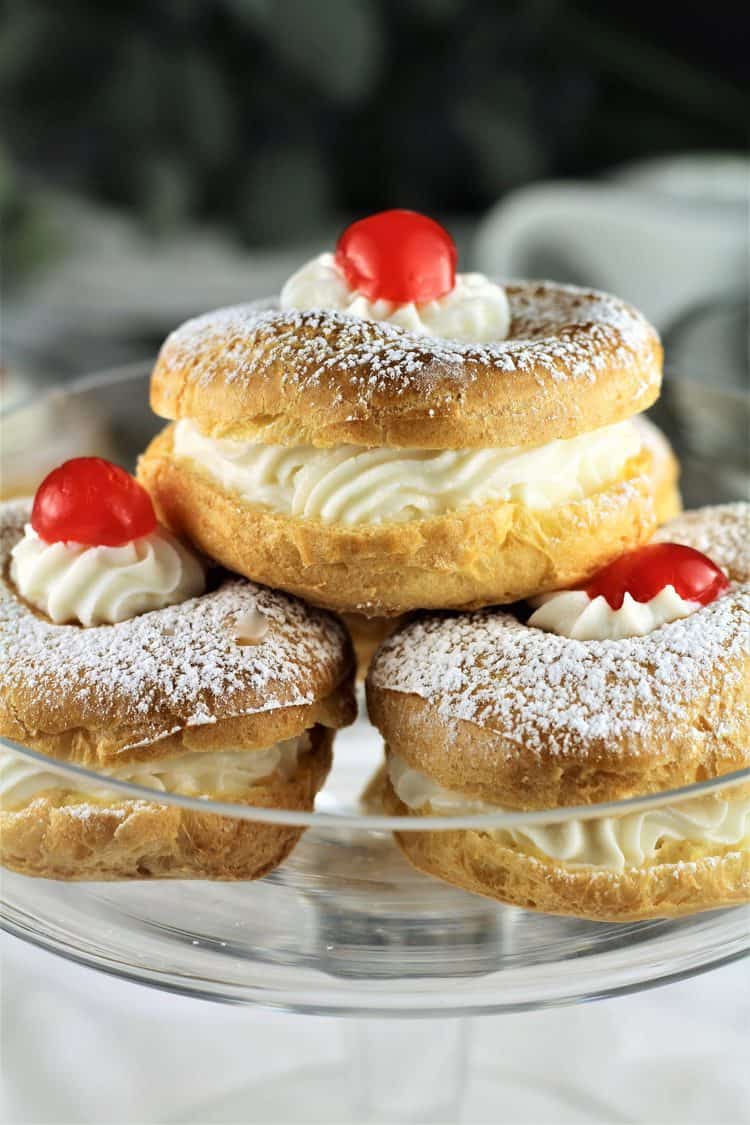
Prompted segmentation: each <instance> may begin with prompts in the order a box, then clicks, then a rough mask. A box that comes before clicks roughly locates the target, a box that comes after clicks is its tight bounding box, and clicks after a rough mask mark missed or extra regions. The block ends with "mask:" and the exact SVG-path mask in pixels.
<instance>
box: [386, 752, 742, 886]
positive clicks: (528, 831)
mask: <svg viewBox="0 0 750 1125" xmlns="http://www.w3.org/2000/svg"><path fill="white" fill-rule="evenodd" d="M388 774H389V777H390V780H391V784H392V785H393V788H394V790H395V792H396V795H397V796H398V798H399V800H401V801H402V802H403V803H404V804H405V805H406V806H407V807H408V808H410V809H415V810H420V809H424V808H425V807H426V806H428V805H429V806H430V810H431V811H432V812H434V813H436V814H438V815H440V814H443V815H451V816H460V815H463V814H465V813H482V812H483V813H489V812H510V811H511V810H509V809H502V808H500V807H499V806H497V805H490V804H487V803H485V802H483V801H478V800H474V799H472V798H471V797H466V796H464V795H463V794H462V793H454V792H452V791H451V790H449V789H444V788H443V787H442V786H441V785H438V784H437V782H435V781H433V780H432V779H431V778H429V777H427V776H426V774H423V773H421V772H420V771H419V770H415V769H413V768H412V767H411V766H409V765H407V763H406V762H404V760H403V759H402V758H399V757H398V756H397V755H395V754H389V757H388ZM727 792H728V793H729V796H726V797H725V796H722V795H714V794H711V795H708V796H706V797H696V798H694V799H693V800H689V801H683V802H681V803H680V804H676V805H669V804H665V805H661V806H659V807H657V808H653V807H652V808H649V809H646V810H643V811H641V812H632V813H624V814H623V815H622V816H606V817H596V818H594V819H592V820H568V821H560V822H558V823H554V822H553V823H550V824H543V825H527V826H524V827H523V828H498V829H495V830H494V831H493V835H494V837H495V838H496V839H497V840H498V841H503V840H507V841H509V842H512V843H513V844H515V845H516V846H517V847H519V848H521V849H524V848H525V849H528V848H529V847H531V848H532V849H535V850H536V851H538V852H541V853H542V854H543V855H545V856H548V857H549V858H550V859H554V860H558V861H559V862H561V863H566V864H570V865H571V866H574V867H599V868H605V869H607V870H610V871H624V870H625V869H626V868H629V867H640V866H641V864H643V863H645V862H646V861H648V860H649V859H652V858H653V857H654V856H655V855H656V853H657V851H658V847H659V845H660V843H661V842H662V841H665V840H675V841H682V842H684V841H687V842H692V843H696V844H715V845H717V846H718V847H721V846H732V845H735V844H737V845H741V846H743V847H750V795H745V796H738V797H733V796H732V795H731V792H732V791H731V790H728V791H727ZM483 831H484V830H483Z"/></svg>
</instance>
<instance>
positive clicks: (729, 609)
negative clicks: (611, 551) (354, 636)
mask: <svg viewBox="0 0 750 1125" xmlns="http://www.w3.org/2000/svg"><path fill="white" fill-rule="evenodd" d="M659 537H660V538H662V539H668V540H671V541H676V542H682V543H685V544H687V545H688V546H693V547H696V548H697V549H699V550H702V551H705V552H706V553H707V554H709V555H710V557H711V558H712V559H713V560H714V561H715V562H716V563H718V564H719V565H721V566H724V567H725V568H726V569H727V570H728V572H729V575H730V577H731V578H732V579H733V583H734V584H733V586H732V588H731V589H730V590H729V591H728V592H727V593H726V594H725V595H724V596H722V597H720V598H719V599H718V600H717V601H715V602H712V603H711V604H710V605H707V606H704V607H702V608H701V609H699V610H698V611H697V612H695V613H693V614H691V615H690V616H689V617H686V618H684V619H682V620H678V621H674V622H672V623H671V624H668V625H663V626H662V627H661V628H659V629H656V630H655V631H654V632H652V633H650V634H648V635H646V636H640V637H629V638H626V639H622V640H614V641H578V640H571V639H569V638H567V637H561V636H556V635H554V634H550V633H543V632H541V631H540V630H538V629H533V628H529V627H528V626H527V625H525V624H524V623H523V622H522V621H521V620H519V619H518V618H516V617H515V616H514V615H513V614H510V613H508V612H504V611H501V610H484V611H480V612H477V613H472V614H462V615H459V616H447V615H444V616H429V617H425V618H423V619H421V620H417V621H414V622H412V623H411V624H409V625H407V626H406V628H404V629H402V630H400V631H399V632H397V633H396V634H395V635H394V636H392V637H390V638H389V639H388V640H387V641H386V642H385V644H384V645H383V646H382V648H381V649H380V651H379V652H378V654H377V655H376V656H375V659H374V661H373V663H372V664H371V666H370V672H369V675H368V705H369V708H370V714H371V717H372V719H373V721H374V722H375V724H376V725H377V726H378V727H379V729H380V730H381V732H382V734H383V736H384V738H385V740H386V742H387V743H388V745H389V746H390V747H391V748H392V749H393V750H394V751H396V752H397V753H398V754H399V755H401V756H402V757H404V758H405V759H406V761H407V762H409V764H410V765H412V766H414V767H415V768H417V769H423V770H425V771H426V772H428V773H429V775H430V776H431V777H433V778H434V779H435V780H437V781H439V782H440V783H441V784H444V785H445V786H446V787H447V788H454V789H458V790H459V791H461V792H463V793H466V794H469V795H475V796H478V797H481V798H483V799H486V800H489V801H494V802H495V803H498V804H504V803H507V804H510V805H513V806H514V807H519V806H520V807H529V808H534V807H545V806H547V805H554V804H566V803H577V802H578V801H581V802H589V801H594V800H603V799H608V798H614V797H617V796H626V795H628V794H630V793H637V792H648V791H651V790H658V789H662V788H669V787H670V786H672V785H678V784H683V783H687V782H690V781H693V780H699V779H700V778H701V777H709V776H713V775H718V774H721V773H724V772H727V771H729V770H731V769H736V768H740V767H743V766H747V765H750V741H748V734H750V683H749V682H748V676H749V674H750V505H748V504H741V503H738V504H728V505H722V506H718V507H715V508H704V509H702V510H701V511H699V512H690V513H687V514H686V515H684V516H680V517H678V518H677V519H675V520H673V521H672V522H671V523H670V524H667V525H666V527H665V528H664V529H662V531H661V532H660V534H659Z"/></svg>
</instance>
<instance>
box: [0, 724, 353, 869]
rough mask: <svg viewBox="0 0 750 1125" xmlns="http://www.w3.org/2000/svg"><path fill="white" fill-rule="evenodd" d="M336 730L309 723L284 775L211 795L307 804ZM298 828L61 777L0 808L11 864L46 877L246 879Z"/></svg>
mask: <svg viewBox="0 0 750 1125" xmlns="http://www.w3.org/2000/svg"><path fill="white" fill-rule="evenodd" d="M334 734H335V732H334V731H332V730H329V729H327V728H325V727H322V726H316V727H313V728H312V730H311V731H310V742H311V748H310V749H309V750H308V751H306V752H304V753H301V754H300V755H299V758H298V760H297V765H296V768H295V769H294V771H293V773H292V774H291V776H287V775H285V774H284V773H282V772H280V771H278V770H277V771H276V772H274V773H271V774H269V775H268V776H267V777H263V778H260V779H258V780H256V781H255V782H253V783H251V784H250V785H249V786H248V787H247V788H246V789H245V790H244V791H243V792H236V791H233V792H232V793H231V794H228V793H222V792H216V793H211V794H210V797H211V798H213V799H215V800H227V801H231V802H234V803H237V804H241V805H246V806H252V807H257V808H283V809H292V810H303V811H309V810H311V809H312V807H313V803H314V800H315V795H316V793H317V792H318V790H319V789H320V788H321V787H322V785H323V783H324V782H325V779H326V777H327V775H328V772H329V770H330V768H331V761H332V745H333V739H334ZM61 780H62V781H63V783H64V779H61ZM303 832H304V828H298V827H295V826H288V825H280V824H261V823H255V822H253V821H247V820H239V819H236V818H234V817H224V816H218V815H217V814H215V813H209V812H206V813H202V812H192V811H190V810H188V809H182V808H178V807H177V806H175V805H167V804H160V803H159V802H158V801H150V800H135V799H125V800H119V799H117V798H114V797H110V798H107V797H106V796H93V795H89V794H86V793H84V792H77V791H75V790H71V789H69V788H67V787H63V785H62V784H61V787H60V788H58V789H50V790H47V791H45V792H44V793H43V794H40V795H38V796H35V797H33V798H32V799H30V800H28V801H27V802H26V803H25V804H22V805H21V806H20V807H15V808H12V809H5V810H2V811H0V855H1V856H2V862H3V865H4V866H5V867H8V868H10V869H11V870H13V871H17V872H20V873H21V874H24V875H35V876H39V877H42V878H48V879H63V880H120V879H122V880H125V879H165V878H171V879H222V880H248V879H259V878H261V877H262V876H263V875H266V874H267V873H268V872H269V871H271V870H272V869H273V868H274V867H276V866H277V865H278V864H279V863H281V862H282V861H283V860H284V859H285V858H286V857H287V856H288V855H289V853H290V852H291V850H292V849H293V848H294V846H295V844H296V843H297V841H298V840H299V838H300V836H301V835H302V833H303Z"/></svg>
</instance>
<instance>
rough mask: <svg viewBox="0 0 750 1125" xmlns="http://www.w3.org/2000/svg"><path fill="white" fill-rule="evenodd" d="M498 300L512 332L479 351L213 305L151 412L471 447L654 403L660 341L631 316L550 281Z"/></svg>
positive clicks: (319, 439)
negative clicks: (504, 303)
mask: <svg viewBox="0 0 750 1125" xmlns="http://www.w3.org/2000/svg"><path fill="white" fill-rule="evenodd" d="M506 292H507V294H508V299H509V301H510V309H511V315H512V319H511V325H510V332H509V336H508V338H507V339H504V340H502V341H499V342H498V343H496V344H481V345H476V344H465V343H459V342H456V341H450V340H442V339H436V338H431V337H424V336H417V335H413V334H411V333H409V332H406V331H404V330H403V329H401V328H397V327H395V326H393V325H390V324H383V323H372V322H370V321H366V320H361V319H359V318H357V317H354V316H348V315H346V314H344V313H337V312H328V311H321V310H316V311H311V312H299V311H295V310H287V311H282V310H281V309H280V308H279V305H278V302H277V301H274V300H269V301H262V302H257V303H255V304H250V305H238V306H236V307H234V308H228V309H219V310H216V311H215V312H211V313H207V314H206V315H204V316H201V317H198V318H196V319H195V320H191V321H188V322H187V323H186V324H184V325H182V326H181V327H180V328H178V329H177V330H176V331H175V332H173V333H172V334H171V336H169V337H168V339H167V340H166V342H165V344H164V346H163V348H162V350H161V353H160V356H159V359H158V361H157V364H156V367H155V369H154V373H153V377H152V384H151V404H152V406H153V408H154V410H155V411H156V413H157V414H160V415H161V416H162V417H164V418H170V419H178V418H191V419H193V420H194V421H196V422H197V423H198V424H199V425H200V426H201V429H202V430H204V432H205V433H207V434H209V435H213V436H217V437H222V436H223V437H235V438H246V437H254V438H256V439H257V440H259V441H264V442H268V443H276V442H278V443H281V444H310V445H318V446H332V445H337V444H340V443H347V442H349V443H352V444H355V445H367V446H386V445H392V446H404V447H415V446H417V447H420V448H424V449H468V448H486V447H488V446H498V447H508V446H516V445H519V446H524V445H529V446H534V445H540V444H543V443H544V442H548V441H553V440H555V439H557V438H567V437H573V436H574V435H576V434H579V433H583V432H586V431H587V430H592V429H596V428H598V427H601V426H606V425H610V424H612V423H614V422H618V421H621V420H622V419H624V418H628V417H630V416H632V415H633V414H637V413H639V412H640V411H641V410H645V409H646V408H647V407H648V406H650V405H651V403H652V402H654V400H655V399H656V397H657V396H658V393H659V387H660V384H661V358H662V351H661V345H660V343H659V338H658V336H657V334H656V332H655V331H654V329H653V328H652V327H651V325H649V323H648V321H647V320H646V319H645V318H644V317H643V316H642V315H641V314H640V313H639V312H638V311H637V310H635V309H634V308H632V307H631V306H630V305H628V304H626V303H625V302H624V301H620V300H619V299H618V298H616V297H611V296H609V295H607V294H604V293H599V292H596V291H592V290H584V289H578V288H575V287H573V286H565V285H555V284H552V283H548V282H523V283H519V284H513V285H508V286H507V287H506Z"/></svg>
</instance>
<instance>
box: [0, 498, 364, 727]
mask: <svg viewBox="0 0 750 1125" xmlns="http://www.w3.org/2000/svg"><path fill="white" fill-rule="evenodd" d="M29 509H30V505H29V503H28V501H12V502H9V503H6V504H3V505H1V506H0V560H1V561H2V569H3V575H4V576H6V577H4V578H3V580H2V581H1V582H0V692H2V694H3V696H4V697H5V699H6V700H9V699H11V698H12V697H14V696H17V695H18V694H19V692H20V693H23V699H24V714H23V715H21V716H19V719H20V721H21V722H22V723H23V725H25V726H26V727H27V728H28V729H35V728H37V729H40V730H50V729H66V727H68V726H69V725H70V715H71V713H72V714H75V715H76V716H77V717H78V719H79V724H80V725H81V726H82V727H83V726H87V725H90V726H93V727H96V728H102V727H106V726H107V725H108V724H109V723H111V724H113V725H115V726H123V725H128V724H131V723H132V724H133V725H134V726H137V727H138V728H139V729H142V730H143V731H144V738H143V741H144V742H145V743H148V742H149V741H151V740H153V739H156V738H163V737H165V736H166V735H167V734H169V733H171V732H173V731H174V730H180V729H183V728H184V727H186V726H194V725H200V724H204V723H212V722H215V721H216V715H217V714H220V715H221V716H222V717H228V716H232V715H242V714H252V713H259V712H263V711H270V710H273V709H275V708H278V707H288V706H296V705H302V704H306V703H311V702H313V701H314V700H315V699H316V698H317V695H316V692H315V689H314V685H315V684H318V685H319V684H320V683H321V681H324V682H325V681H326V680H328V681H329V682H330V685H331V686H330V689H329V690H333V689H334V687H335V686H336V685H337V683H338V682H339V680H340V679H341V677H342V674H343V670H344V661H345V655H344V653H345V648H344V645H345V634H344V630H343V628H342V627H341V626H340V625H339V623H338V622H337V621H336V620H335V619H334V618H333V617H332V616H330V615H328V614H325V613H323V612H320V611H316V610H313V609H309V608H308V607H306V606H305V605H304V604H303V603H302V602H299V601H297V600H296V599H294V598H291V597H288V596H286V595H284V594H280V593H276V592H274V591H272V590H268V589H266V588H264V587H261V586H256V585H255V584H254V583H252V582H248V581H246V580H244V579H234V578H227V579H226V580H225V581H223V582H222V584H221V585H220V587H219V588H218V589H217V590H215V591H213V592H211V593H208V594H204V595H202V596H201V597H198V598H192V599H190V600H189V601H186V602H183V603H181V604H179V605H174V606H169V607H167V608H165V609H161V610H156V611H153V612H150V613H144V614H142V615H141V616H140V617H135V618H132V619H131V620H129V621H125V622H122V623H121V624H118V625H105V626H100V627H95V628H88V629H85V628H80V627H78V626H74V625H53V624H52V623H51V622H50V621H48V620H46V619H45V618H42V617H40V616H38V615H36V614H35V613H34V612H32V610H31V609H30V608H29V607H28V606H26V605H25V604H24V603H23V602H22V601H21V600H19V598H18V597H17V596H16V593H15V591H14V590H13V588H12V586H11V585H10V583H9V582H8V580H7V564H8V557H9V553H10V550H11V548H12V546H13V545H14V543H16V542H17V541H18V539H19V538H20V537H21V535H22V533H23V527H24V523H25V522H26V521H27V520H28V518H29ZM252 611H258V612H259V613H261V614H262V615H263V618H264V620H265V621H266V622H267V624H268V628H267V631H266V633H265V635H264V636H263V637H262V638H261V639H260V640H259V643H257V644H255V645H242V644H238V643H237V642H236V640H235V636H234V634H235V632H236V627H235V623H236V621H237V619H238V618H240V617H242V615H243V614H247V613H250V612H252ZM66 715H67V719H66V718H65V716H66ZM157 715H158V719H155V718H153V717H154V716H157ZM56 721H57V723H58V726H57V727H55V725H54V724H55V722H56ZM60 724H61V725H60Z"/></svg>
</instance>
